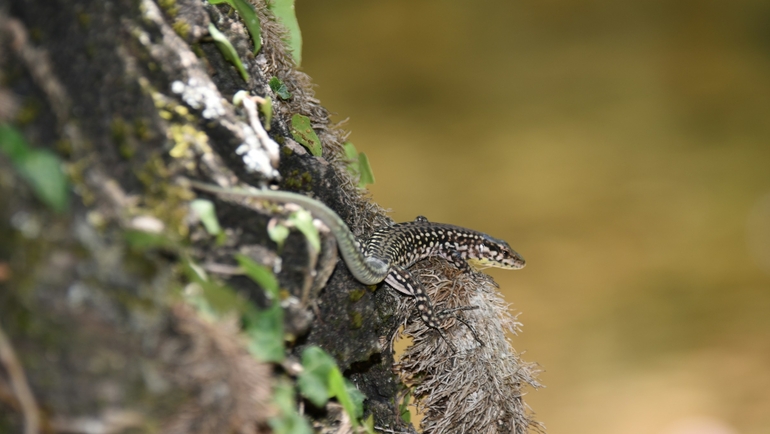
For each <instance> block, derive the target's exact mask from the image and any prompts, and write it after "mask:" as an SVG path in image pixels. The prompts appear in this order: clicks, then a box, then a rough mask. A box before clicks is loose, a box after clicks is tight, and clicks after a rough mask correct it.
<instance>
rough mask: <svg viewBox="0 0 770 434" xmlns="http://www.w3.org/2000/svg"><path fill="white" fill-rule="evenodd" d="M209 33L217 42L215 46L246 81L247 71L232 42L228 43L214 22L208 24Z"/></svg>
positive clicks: (247, 78)
mask: <svg viewBox="0 0 770 434" xmlns="http://www.w3.org/2000/svg"><path fill="white" fill-rule="evenodd" d="M209 34H210V35H211V37H212V38H214V42H215V43H216V44H217V48H219V51H220V52H221V53H222V56H224V58H225V59H226V60H227V61H228V62H230V63H232V64H233V65H234V66H235V69H237V70H238V72H239V73H240V74H241V78H243V81H245V82H247V83H248V81H249V73H248V72H246V68H244V66H243V63H242V62H241V58H240V57H238V52H237V51H235V47H233V44H231V43H230V41H229V40H228V39H227V37H225V35H224V34H222V32H220V31H219V30H218V29H217V28H216V27H214V24H209Z"/></svg>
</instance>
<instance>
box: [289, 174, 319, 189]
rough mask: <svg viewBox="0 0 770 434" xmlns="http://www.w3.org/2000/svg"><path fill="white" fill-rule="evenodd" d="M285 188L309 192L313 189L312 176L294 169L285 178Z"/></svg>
mask: <svg viewBox="0 0 770 434" xmlns="http://www.w3.org/2000/svg"><path fill="white" fill-rule="evenodd" d="M286 186H287V187H289V188H290V189H292V190H306V191H310V190H311V189H312V187H313V175H311V174H310V172H307V171H305V172H302V171H300V170H299V169H294V170H292V171H291V172H289V175H288V176H287V177H286Z"/></svg>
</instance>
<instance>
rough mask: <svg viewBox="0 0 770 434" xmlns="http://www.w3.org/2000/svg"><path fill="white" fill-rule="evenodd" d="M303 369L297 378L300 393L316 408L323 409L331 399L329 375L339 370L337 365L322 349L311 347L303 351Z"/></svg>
mask: <svg viewBox="0 0 770 434" xmlns="http://www.w3.org/2000/svg"><path fill="white" fill-rule="evenodd" d="M302 368H303V369H302V373H301V374H299V378H297V384H298V385H299V390H300V393H302V396H304V397H305V398H307V399H308V400H310V402H312V403H313V404H314V405H315V406H316V407H323V406H324V405H326V401H328V400H329V398H330V397H331V393H330V391H329V386H328V384H329V373H330V372H331V371H332V370H335V369H337V363H336V362H335V361H334V359H332V357H331V356H330V355H328V354H327V353H326V352H325V351H324V350H322V349H321V348H319V347H316V346H311V347H308V348H305V350H304V351H302ZM337 370H338V369H337ZM338 371H339V370H338Z"/></svg>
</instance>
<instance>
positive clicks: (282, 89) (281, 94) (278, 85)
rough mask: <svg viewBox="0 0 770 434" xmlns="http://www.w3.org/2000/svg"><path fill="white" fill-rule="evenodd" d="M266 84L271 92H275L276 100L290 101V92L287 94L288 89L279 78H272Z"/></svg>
mask: <svg viewBox="0 0 770 434" xmlns="http://www.w3.org/2000/svg"><path fill="white" fill-rule="evenodd" d="M268 84H269V85H270V89H272V91H273V92H275V94H276V95H278V98H280V99H282V100H284V101H286V100H288V99H291V92H289V89H288V88H287V87H286V85H285V84H284V83H283V82H282V81H281V79H280V78H278V77H272V78H271V79H270V81H269V82H268Z"/></svg>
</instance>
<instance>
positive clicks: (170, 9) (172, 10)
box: [158, 0, 179, 18]
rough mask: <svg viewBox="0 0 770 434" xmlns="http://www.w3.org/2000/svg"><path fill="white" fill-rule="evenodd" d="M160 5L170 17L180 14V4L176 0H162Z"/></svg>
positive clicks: (159, 2)
mask: <svg viewBox="0 0 770 434" xmlns="http://www.w3.org/2000/svg"><path fill="white" fill-rule="evenodd" d="M158 6H160V8H161V9H163V10H164V11H165V12H166V13H167V14H168V16H169V17H171V18H174V17H176V16H177V14H179V5H177V4H176V0H160V1H158Z"/></svg>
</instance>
